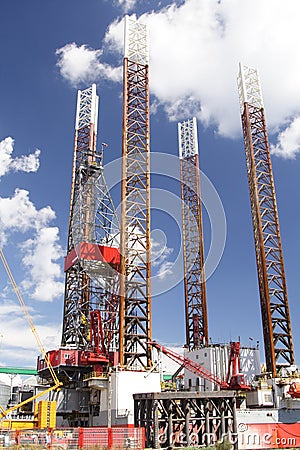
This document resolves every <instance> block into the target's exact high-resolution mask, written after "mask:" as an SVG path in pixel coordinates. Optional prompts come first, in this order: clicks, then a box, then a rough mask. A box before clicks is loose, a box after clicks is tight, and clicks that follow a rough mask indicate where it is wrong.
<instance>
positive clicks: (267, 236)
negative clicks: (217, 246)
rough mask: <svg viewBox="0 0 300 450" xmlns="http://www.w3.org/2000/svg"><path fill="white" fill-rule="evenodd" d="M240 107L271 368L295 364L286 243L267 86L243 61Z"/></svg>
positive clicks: (267, 363) (267, 349) (240, 75)
mask: <svg viewBox="0 0 300 450" xmlns="http://www.w3.org/2000/svg"><path fill="white" fill-rule="evenodd" d="M238 89H239V97H240V109H241V117H242V126H243V134H244V144H245V151H246V161H247V171H248V183H249V191H250V203H251V211H252V221H253V232H254V242H255V250H256V264H257V274H258V284H259V293H260V305H261V314H262V325H263V334H264V344H265V355H266V365H267V370H268V371H269V372H272V374H273V376H276V373H277V370H278V368H280V367H281V366H282V365H291V364H294V363H295V358H294V347H293V341H292V331H291V323H290V313H289V305H288V295H287V286H286V278H285V271H284V263H283V254H282V244H281V237H280V229H279V219H278V211H277V204H276V195H275V187H274V180H273V171H272V164H271V158H270V149H269V142H268V134H267V127H266V121H265V113H264V105H263V99H262V93H261V86H260V81H259V76H258V71H257V70H256V69H253V68H250V67H246V66H243V65H242V64H240V68H239V75H238Z"/></svg>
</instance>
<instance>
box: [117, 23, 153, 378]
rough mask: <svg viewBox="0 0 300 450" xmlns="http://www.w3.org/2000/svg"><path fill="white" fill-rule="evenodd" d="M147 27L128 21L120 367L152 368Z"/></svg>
mask: <svg viewBox="0 0 300 450" xmlns="http://www.w3.org/2000/svg"><path fill="white" fill-rule="evenodd" d="M148 70H149V56H148V38H147V28H146V26H145V25H143V24H142V23H140V22H139V21H137V20H135V19H133V18H131V17H128V16H126V18H125V55H124V92H123V95H124V97H123V144H122V157H123V164H122V188H121V189H122V192H121V199H122V211H121V216H122V220H121V280H120V335H119V338H120V353H119V355H120V364H121V365H122V366H124V367H126V368H128V369H142V370H145V369H147V368H149V367H151V365H152V358H151V347H150V345H149V341H151V338H152V331H151V328H152V327H151V292H150V135H149V133H150V129H149V128H150V127H149V80H148Z"/></svg>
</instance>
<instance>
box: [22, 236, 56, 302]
mask: <svg viewBox="0 0 300 450" xmlns="http://www.w3.org/2000/svg"><path fill="white" fill-rule="evenodd" d="M58 240H59V236H58V228H56V227H48V228H41V229H40V230H39V231H38V232H37V233H36V236H35V238H34V239H28V240H27V241H25V242H24V243H23V245H22V249H23V252H24V254H25V256H24V257H23V258H22V262H23V263H24V265H25V267H26V268H28V275H30V277H29V278H27V279H26V282H23V286H24V285H25V286H26V288H27V289H28V288H31V287H33V293H32V298H34V299H36V300H40V301H51V300H52V299H53V298H57V297H58V296H60V295H62V294H63V292H64V283H62V282H61V281H60V279H61V277H62V273H61V266H60V264H58V263H57V262H55V261H57V260H58V259H60V258H61V256H63V252H62V249H61V246H60V245H59V244H58Z"/></svg>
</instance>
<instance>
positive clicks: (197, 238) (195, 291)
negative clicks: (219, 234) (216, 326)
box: [178, 118, 208, 350]
mask: <svg viewBox="0 0 300 450" xmlns="http://www.w3.org/2000/svg"><path fill="white" fill-rule="evenodd" d="M178 141H179V158H180V182H181V199H182V236H183V261H184V293H185V316H186V344H187V346H188V348H189V350H193V349H195V348H199V347H202V346H204V345H207V344H208V318H207V305H206V282H205V271H204V243H203V228H202V208H201V193H200V170H199V159H198V136H197V122H196V119H195V118H193V119H190V120H187V121H185V122H180V123H179V124H178Z"/></svg>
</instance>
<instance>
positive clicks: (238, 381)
mask: <svg viewBox="0 0 300 450" xmlns="http://www.w3.org/2000/svg"><path fill="white" fill-rule="evenodd" d="M151 345H152V346H153V347H155V348H157V349H158V350H160V351H162V352H163V353H164V354H165V355H166V356H169V358H171V359H172V360H173V361H175V362H177V363H178V364H182V365H183V366H184V367H185V368H186V369H188V370H189V371H190V372H193V373H194V374H196V375H199V376H200V377H202V378H204V379H205V380H208V381H211V382H213V383H215V384H216V385H218V386H220V388H221V389H236V390H243V391H249V390H251V387H250V386H248V385H247V383H246V381H245V376H244V374H243V373H241V371H240V370H241V364H240V343H239V342H231V343H230V354H229V364H228V372H227V376H226V380H225V381H224V380H221V378H219V377H217V376H216V375H215V374H213V373H212V372H210V371H209V370H207V369H205V368H204V367H203V366H202V365H200V364H198V363H196V362H195V361H192V360H191V359H189V358H187V357H186V356H184V355H179V354H178V353H176V352H174V351H173V350H170V349H169V348H166V347H164V346H162V345H160V344H158V343H157V342H156V341H152V342H151Z"/></svg>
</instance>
